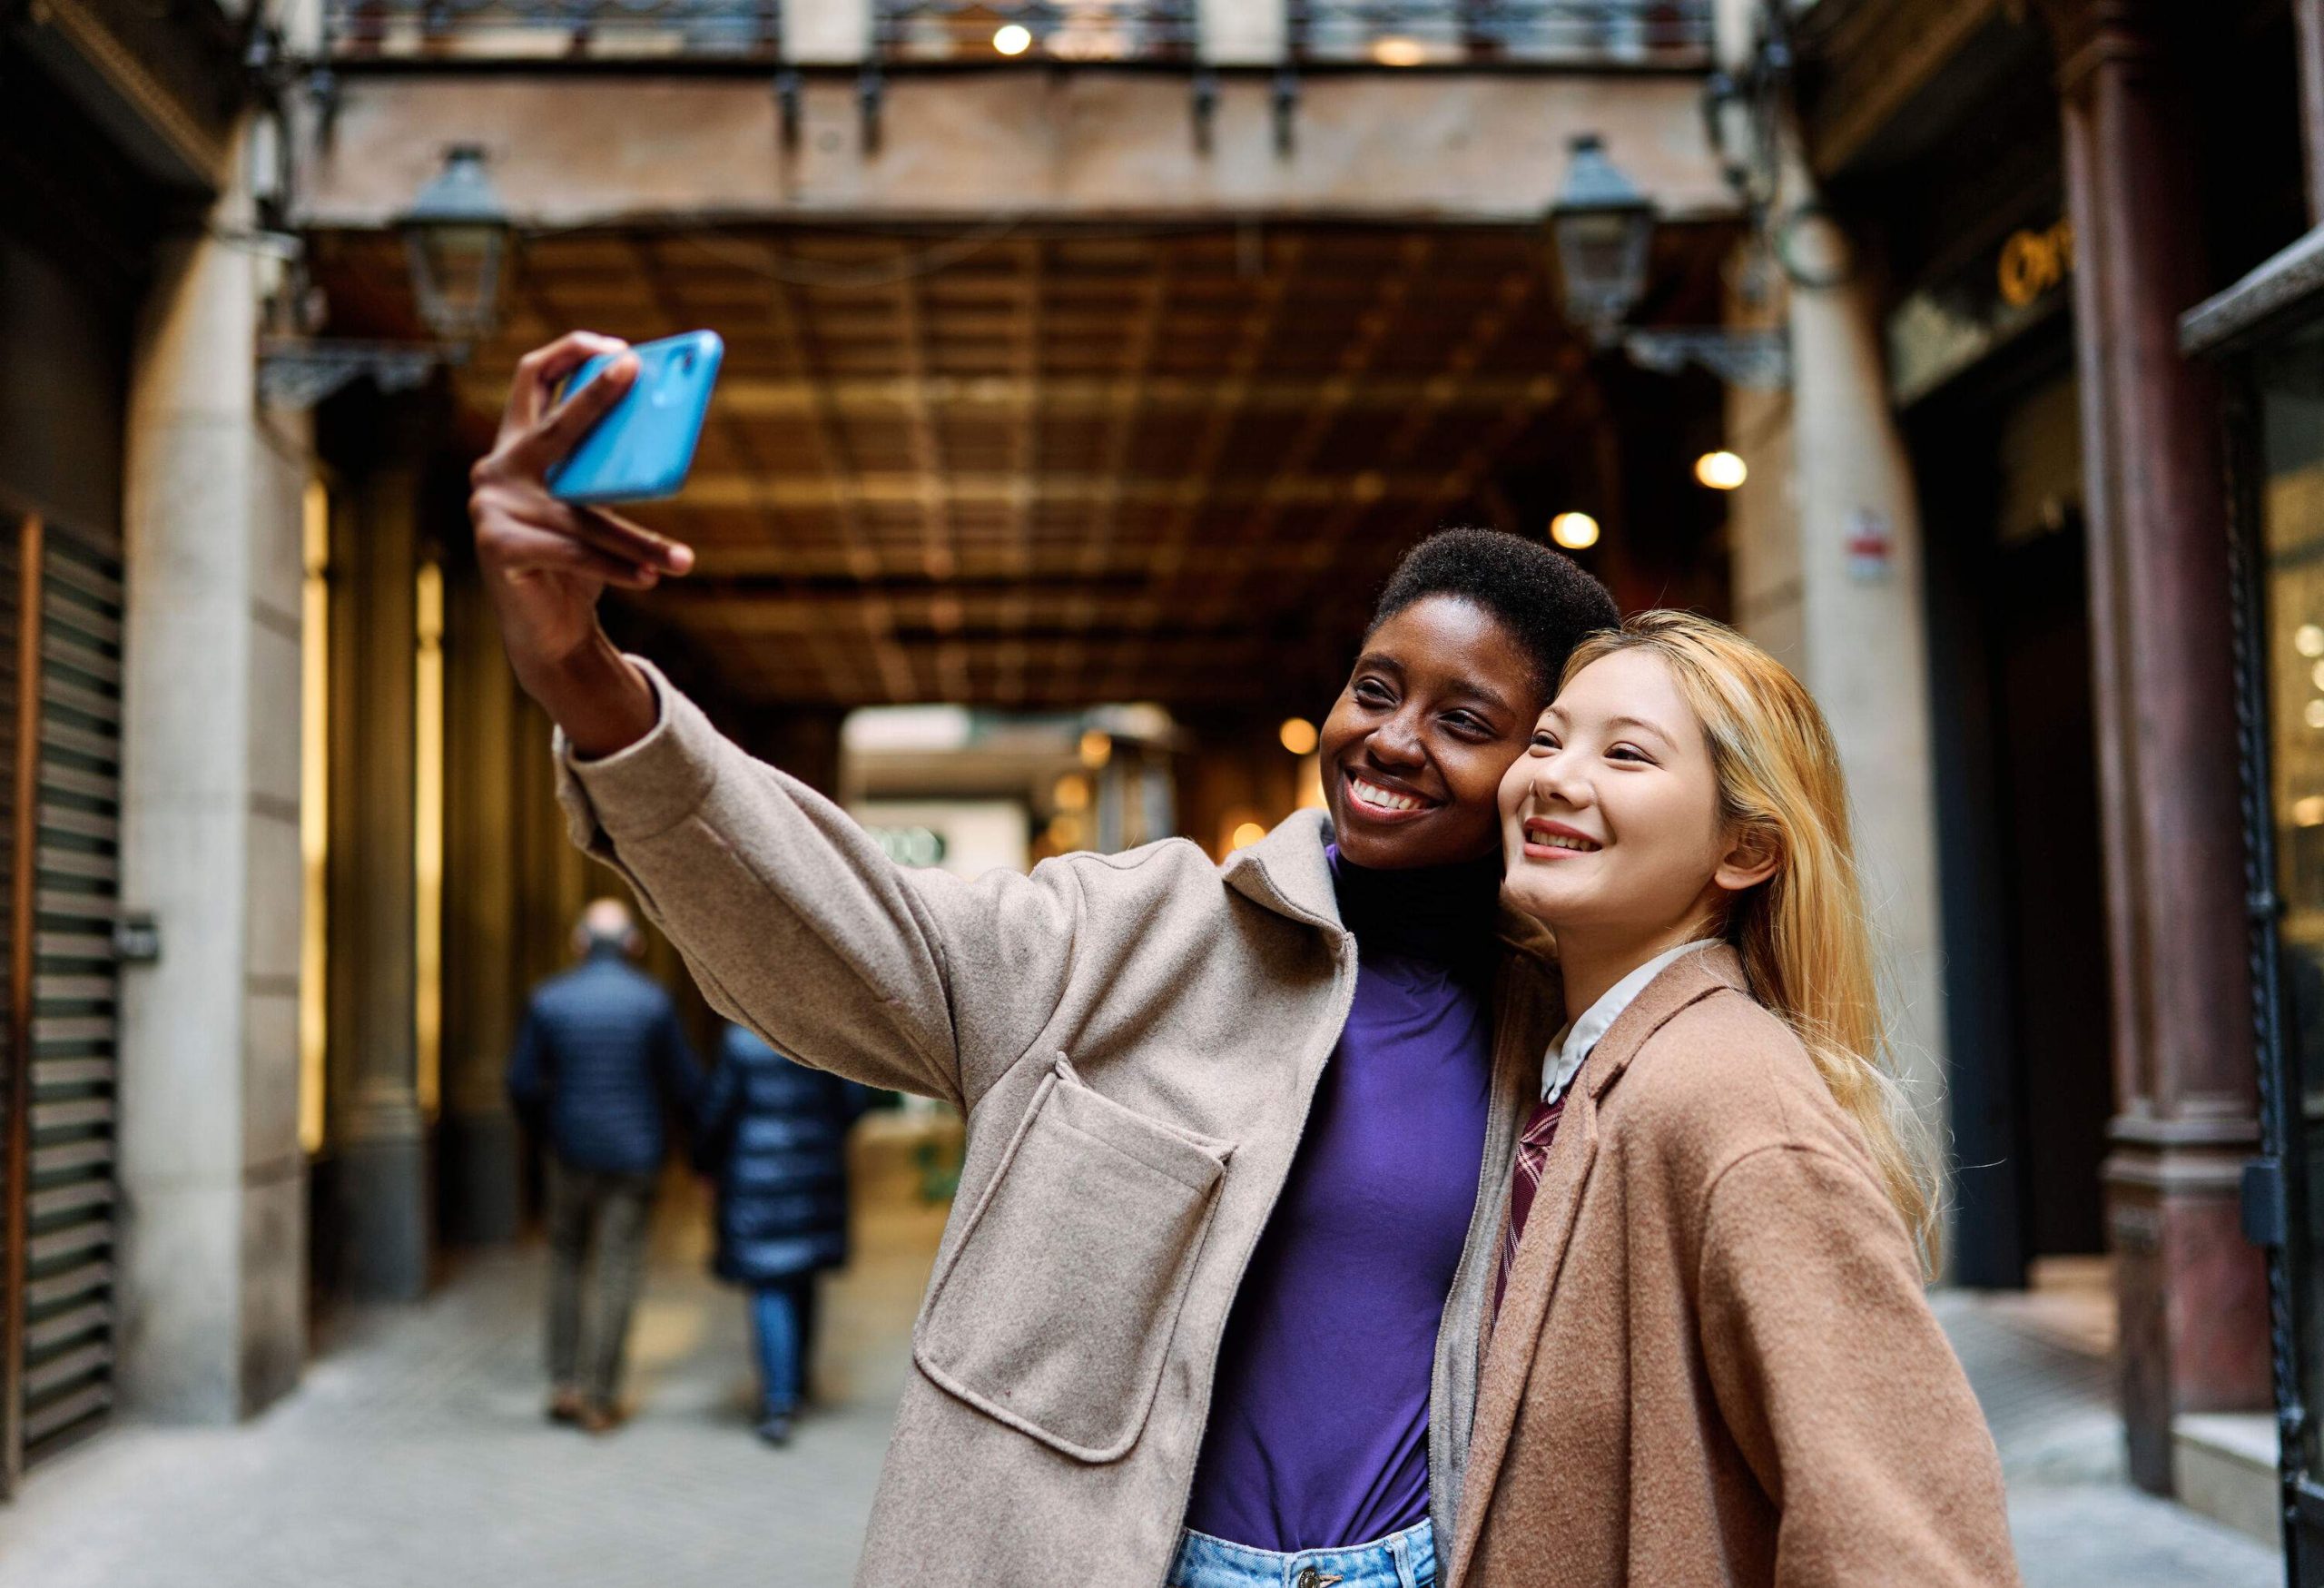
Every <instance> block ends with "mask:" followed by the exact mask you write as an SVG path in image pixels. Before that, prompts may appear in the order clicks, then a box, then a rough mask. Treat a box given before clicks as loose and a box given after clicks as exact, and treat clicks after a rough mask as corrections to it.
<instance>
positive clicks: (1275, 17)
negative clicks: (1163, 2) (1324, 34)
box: [1195, 0, 1291, 66]
mask: <svg viewBox="0 0 2324 1588" xmlns="http://www.w3.org/2000/svg"><path fill="white" fill-rule="evenodd" d="M1195 30H1196V35H1197V36H1198V37H1199V39H1200V45H1199V48H1198V51H1197V53H1198V54H1200V55H1201V57H1202V59H1203V61H1204V62H1205V63H1206V64H1209V65H1213V66H1272V65H1275V64H1276V63H1278V62H1280V61H1281V60H1282V59H1283V58H1284V55H1285V53H1286V51H1287V50H1288V49H1289V48H1290V43H1291V16H1290V7H1289V6H1288V5H1285V3H1284V0H1200V4H1199V5H1197V6H1196V10H1195Z"/></svg>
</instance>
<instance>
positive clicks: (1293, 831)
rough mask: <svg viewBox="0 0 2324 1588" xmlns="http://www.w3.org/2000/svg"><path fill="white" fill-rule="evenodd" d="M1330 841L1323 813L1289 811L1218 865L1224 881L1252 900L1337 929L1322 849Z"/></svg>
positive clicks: (1327, 862) (1328, 824) (1334, 896)
mask: <svg viewBox="0 0 2324 1588" xmlns="http://www.w3.org/2000/svg"><path fill="white" fill-rule="evenodd" d="M1331 841H1332V820H1331V818H1330V817H1329V816H1327V815H1325V814H1324V813H1323V812H1321V811H1294V812H1292V813H1291V814H1290V815H1288V816H1286V817H1285V818H1284V819H1283V820H1282V821H1281V822H1279V823H1277V824H1275V831H1274V832H1272V833H1268V834H1267V835H1266V836H1265V837H1264V838H1262V839H1260V840H1259V841H1258V842H1257V843H1254V844H1252V845H1250V846H1249V847H1248V848H1246V849H1238V850H1236V852H1235V853H1232V854H1230V855H1228V856H1227V857H1226V864H1225V865H1224V866H1222V867H1221V868H1220V870H1221V872H1222V873H1224V875H1225V878H1226V885H1227V886H1228V887H1230V888H1232V889H1234V890H1235V891H1236V893H1240V894H1242V895H1243V896H1244V897H1245V898H1246V899H1248V900H1250V901H1251V902H1253V903H1255V904H1260V905H1264V906H1265V908H1267V909H1269V910H1272V911H1274V912H1275V913H1276V914H1278V915H1288V916H1289V917H1291V919H1293V920H1294V921H1304V922H1306V923H1307V924H1309V925H1310V926H1321V927H1325V928H1328V929H1329V930H1330V931H1332V932H1339V931H1340V930H1341V926H1340V902H1339V895H1338V894H1337V893H1334V891H1333V888H1332V863H1331V859H1330V857H1329V856H1327V855H1325V854H1324V845H1325V844H1327V843H1330V842H1331Z"/></svg>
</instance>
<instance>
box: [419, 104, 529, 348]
mask: <svg viewBox="0 0 2324 1588" xmlns="http://www.w3.org/2000/svg"><path fill="white" fill-rule="evenodd" d="M396 230H397V231H399V232H402V233H403V244H404V255H405V258H406V259H407V260H408V261H409V264H410V267H411V287H412V296H413V297H414V298H415V299H416V300H418V301H419V318H420V319H421V320H422V321H426V322H427V325H428V330H431V331H433V332H435V334H436V335H437V336H438V337H439V338H441V339H442V340H445V341H448V342H473V341H478V340H482V339H483V338H485V337H487V336H489V335H491V334H492V330H493V328H494V327H495V326H497V324H498V323H499V321H500V294H501V290H502V288H503V287H504V286H505V285H506V279H507V261H508V245H509V242H510V240H511V239H512V238H513V237H514V236H515V235H516V226H515V223H514V222H512V221H511V220H510V219H509V216H508V210H507V205H506V204H504V203H503V202H501V199H500V193H499V191H498V190H497V189H496V188H495V187H494V186H493V185H492V179H491V178H490V177H488V176H487V175H486V174H485V171H484V150H483V148H482V147H481V146H480V145H478V144H475V143H456V144H454V145H453V146H452V147H451V148H449V149H448V150H447V151H445V153H444V169H443V170H442V171H439V172H438V173H436V175H435V177H434V178H433V179H432V180H430V181H429V182H428V185H427V186H426V187H423V188H421V189H420V190H419V197H418V198H417V199H415V200H413V201H412V205H411V208H410V209H409V210H407V211H405V212H404V213H403V214H401V215H399V216H398V217H397V218H396Z"/></svg>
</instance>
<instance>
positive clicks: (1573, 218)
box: [1550, 133, 1654, 348]
mask: <svg viewBox="0 0 2324 1588" xmlns="http://www.w3.org/2000/svg"><path fill="white" fill-rule="evenodd" d="M1570 148H1571V154H1572V159H1571V163H1569V164H1568V165H1567V166H1566V173H1565V185H1564V186H1563V187H1562V188H1561V189H1559V190H1558V196H1557V201H1556V202H1554V203H1552V204H1551V206H1550V237H1551V241H1552V242H1555V244H1556V245H1557V252H1558V273H1559V274H1560V276H1561V278H1562V279H1563V281H1564V283H1565V309H1566V317H1567V318H1568V319H1570V320H1571V321H1573V322H1574V323H1575V324H1577V325H1580V326H1581V327H1583V328H1584V329H1586V330H1588V331H1589V332H1590V340H1593V341H1595V342H1596V343H1597V344H1598V345H1599V346H1600V347H1601V348H1603V347H1611V346H1613V345H1614V343H1616V342H1617V341H1619V340H1621V322H1622V319H1623V317H1624V316H1625V315H1627V314H1629V313H1630V311H1631V310H1632V309H1633V308H1635V307H1637V305H1638V301H1639V298H1640V296H1641V295H1642V294H1643V293H1644V292H1645V291H1646V255H1647V249H1648V248H1649V245H1650V244H1651V243H1652V242H1653V241H1654V206H1653V205H1652V204H1651V203H1649V202H1648V201H1647V197H1646V195H1645V194H1644V193H1642V192H1639V190H1638V188H1637V185H1636V184H1635V183H1633V182H1631V181H1630V178H1629V177H1627V176H1625V175H1623V174H1622V173H1621V171H1620V169H1619V168H1618V167H1617V166H1616V165H1615V164H1614V163H1613V162H1612V161H1611V160H1609V159H1608V158H1607V157H1606V145H1605V143H1604V141H1603V140H1601V139H1600V137H1599V136H1598V134H1597V133H1578V134H1576V136H1575V137H1574V139H1573V142H1572V143H1571V145H1570Z"/></svg>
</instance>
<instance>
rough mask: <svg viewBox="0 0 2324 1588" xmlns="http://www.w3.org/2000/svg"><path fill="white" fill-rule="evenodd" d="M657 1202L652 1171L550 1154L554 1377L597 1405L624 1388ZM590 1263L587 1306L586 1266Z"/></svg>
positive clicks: (607, 1403)
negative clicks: (618, 1170) (571, 1161)
mask: <svg viewBox="0 0 2324 1588" xmlns="http://www.w3.org/2000/svg"><path fill="white" fill-rule="evenodd" d="M653 1210H654V1177H653V1176H651V1175H619V1174H606V1173H603V1172H601V1171H599V1170H596V1169H574V1168H571V1167H569V1166H567V1165H566V1164H562V1163H559V1162H557V1161H556V1159H554V1158H552V1159H550V1160H549V1163H548V1376H549V1382H550V1383H551V1384H553V1385H555V1386H556V1387H557V1388H558V1389H570V1390H577V1391H579V1392H580V1394H581V1396H582V1397H583V1398H584V1399H586V1401H588V1403H589V1404H590V1405H592V1406H612V1405H613V1404H614V1397H615V1396H616V1395H617V1394H619V1393H620V1390H621V1371H622V1359H623V1356H625V1353H626V1351H627V1350H628V1346H629V1319H630V1314H631V1313H632V1312H634V1311H635V1309H636V1306H637V1293H638V1291H639V1289H640V1288H642V1287H643V1286H644V1284H645V1229H646V1225H647V1222H648V1220H649V1217H650V1215H651V1214H652V1213H653ZM593 1247H594V1248H596V1249H595V1251H594V1252H592V1250H591V1248H593ZM592 1257H594V1258H596V1262H595V1264H594V1265H592V1264H591V1262H590V1259H591V1258H592ZM588 1267H594V1270H595V1271H594V1272H593V1273H591V1274H590V1275H589V1279H590V1281H591V1283H589V1284H588V1285H587V1286H586V1307H585V1306H584V1302H585V1287H584V1284H583V1277H582V1276H583V1270H584V1269H585V1268H588Z"/></svg>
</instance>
